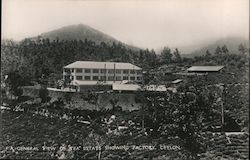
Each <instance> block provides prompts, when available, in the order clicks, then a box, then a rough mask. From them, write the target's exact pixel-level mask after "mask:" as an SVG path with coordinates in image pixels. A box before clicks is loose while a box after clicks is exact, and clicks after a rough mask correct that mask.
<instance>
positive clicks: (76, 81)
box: [71, 80, 122, 86]
mask: <svg viewBox="0 0 250 160" xmlns="http://www.w3.org/2000/svg"><path fill="white" fill-rule="evenodd" d="M114 83H116V84H121V83H122V82H120V81H116V82H113V81H106V82H101V81H81V80H73V81H72V82H71V84H72V85H75V86H81V85H83V86H84V85H112V84H114Z"/></svg>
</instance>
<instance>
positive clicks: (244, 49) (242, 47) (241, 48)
mask: <svg viewBox="0 0 250 160" xmlns="http://www.w3.org/2000/svg"><path fill="white" fill-rule="evenodd" d="M238 50H239V51H240V52H241V53H242V54H245V53H246V52H247V47H246V46H245V45H244V44H242V43H241V44H240V45H239V47H238Z"/></svg>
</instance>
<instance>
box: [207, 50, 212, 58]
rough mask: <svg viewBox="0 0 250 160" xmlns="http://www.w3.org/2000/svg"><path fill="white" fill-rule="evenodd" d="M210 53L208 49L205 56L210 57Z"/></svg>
mask: <svg viewBox="0 0 250 160" xmlns="http://www.w3.org/2000/svg"><path fill="white" fill-rule="evenodd" d="M211 55H212V54H211V53H210V52H209V50H207V51H206V57H207V58H208V57H211Z"/></svg>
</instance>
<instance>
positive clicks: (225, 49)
mask: <svg viewBox="0 0 250 160" xmlns="http://www.w3.org/2000/svg"><path fill="white" fill-rule="evenodd" d="M221 50H222V53H225V54H226V53H228V52H229V51H228V49H227V46H226V45H224V46H222V48H221Z"/></svg>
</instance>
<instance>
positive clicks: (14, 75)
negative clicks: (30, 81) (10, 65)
mask: <svg viewBox="0 0 250 160" xmlns="http://www.w3.org/2000/svg"><path fill="white" fill-rule="evenodd" d="M7 76H8V77H7V79H6V84H7V86H9V91H10V92H11V93H12V94H13V95H14V96H21V95H22V89H21V88H20V87H21V86H23V85H24V84H25V83H26V82H25V80H24V79H23V77H22V76H21V75H20V74H19V73H18V72H17V71H14V72H9V73H8V74H7Z"/></svg>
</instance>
